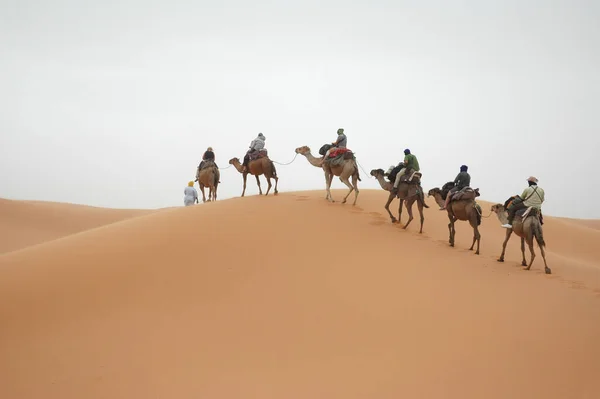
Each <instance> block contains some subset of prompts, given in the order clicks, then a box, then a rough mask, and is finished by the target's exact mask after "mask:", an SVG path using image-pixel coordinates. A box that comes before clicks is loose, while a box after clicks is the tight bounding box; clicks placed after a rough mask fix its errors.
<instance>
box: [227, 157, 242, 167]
mask: <svg viewBox="0 0 600 399" xmlns="http://www.w3.org/2000/svg"><path fill="white" fill-rule="evenodd" d="M234 163H240V160H239V158H231V159H230V160H229V164H230V165H233V164H234Z"/></svg>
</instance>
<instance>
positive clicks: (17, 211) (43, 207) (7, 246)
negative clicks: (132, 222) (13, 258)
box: [0, 198, 154, 254]
mask: <svg viewBox="0 0 600 399" xmlns="http://www.w3.org/2000/svg"><path fill="white" fill-rule="evenodd" d="M152 212H154V210H143V209H111V208H100V207H93V206H89V205H80V204H66V203H60V202H50V201H23V200H9V199H4V198H0V220H2V223H0V237H2V240H0V254H2V253H6V252H11V251H15V250H18V249H23V248H26V247H28V246H31V245H36V244H39V243H42V242H45V241H51V240H54V239H57V238H60V237H65V236H68V235H70V234H74V233H79V232H82V231H86V230H88V229H91V228H94V227H98V226H103V225H106V224H110V223H114V222H117V221H121V220H125V219H129V218H132V217H135V216H140V215H146V214H148V213H152Z"/></svg>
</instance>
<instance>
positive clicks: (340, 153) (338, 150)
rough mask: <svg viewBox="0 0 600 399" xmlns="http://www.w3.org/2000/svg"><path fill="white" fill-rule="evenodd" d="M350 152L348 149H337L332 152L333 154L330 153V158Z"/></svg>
mask: <svg viewBox="0 0 600 399" xmlns="http://www.w3.org/2000/svg"><path fill="white" fill-rule="evenodd" d="M349 151H350V150H349V149H347V148H335V149H333V150H331V152H330V153H329V158H335V157H337V156H340V155H342V154H345V153H347V152H349Z"/></svg>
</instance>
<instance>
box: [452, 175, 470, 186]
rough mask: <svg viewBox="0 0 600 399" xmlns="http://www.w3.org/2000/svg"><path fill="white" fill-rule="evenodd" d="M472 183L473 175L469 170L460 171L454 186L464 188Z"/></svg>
mask: <svg viewBox="0 0 600 399" xmlns="http://www.w3.org/2000/svg"><path fill="white" fill-rule="evenodd" d="M469 184H471V175H470V174H469V173H467V172H460V173H459V174H458V175H456V179H454V187H456V188H458V189H459V190H462V189H463V188H465V187H469Z"/></svg>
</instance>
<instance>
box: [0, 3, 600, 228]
mask: <svg viewBox="0 0 600 399" xmlns="http://www.w3.org/2000/svg"><path fill="white" fill-rule="evenodd" d="M599 20H600V2H597V1H581V0H579V1H578V0H575V1H566V0H565V1H555V0H543V1H542V0H520V1H514V0H503V1H498V0H496V1H488V0H472V1H466V0H464V1H451V0H437V1H426V0H421V1H416V0H415V1H402V0H395V1H378V0H373V1H353V2H350V1H348V0H346V1H327V0H323V1H314V0H305V1H302V2H300V1H295V2H292V1H291V0H290V1H289V2H288V1H285V0H283V1H281V0H272V1H263V0H259V1H241V0H235V1H220V2H207V1H203V0H194V1H191V0H190V1H178V0H172V1H168V2H167V1H156V0H146V1H141V0H119V1H114V0H108V1H104V2H97V1H94V2H92V1H88V0H0V51H1V54H2V56H1V57H0V107H1V108H2V112H0V170H1V171H2V173H1V174H0V197H3V198H10V199H31V200H45V201H61V202H70V203H80V204H87V205H93V206H104V207H115V208H161V207H169V206H183V189H184V188H185V186H186V185H187V182H188V181H190V180H193V179H194V178H195V171H196V166H197V165H198V163H199V161H200V159H201V156H202V153H203V152H204V150H206V148H207V147H208V146H212V147H213V148H214V150H215V154H216V158H217V163H218V164H219V166H220V167H222V168H225V167H227V166H229V165H228V160H229V159H231V158H233V157H238V158H240V159H241V158H242V157H243V156H244V153H245V151H246V150H247V148H248V145H249V143H250V141H251V140H252V139H254V138H255V137H256V135H257V134H258V133H259V132H262V133H263V134H264V135H265V136H266V138H267V140H266V147H267V149H268V150H269V155H270V157H271V159H273V160H274V161H276V162H280V163H288V162H290V161H292V160H294V161H293V162H292V163H291V164H289V165H276V166H277V167H278V172H279V177H280V180H279V189H280V191H281V192H286V191H297V190H309V189H316V190H320V189H322V190H323V196H325V192H324V189H325V180H324V176H323V173H322V171H321V170H320V169H318V168H315V167H313V166H311V165H309V164H308V162H307V160H306V159H305V158H304V157H302V156H298V157H297V158H295V159H294V156H295V155H296V154H295V153H294V149H295V148H297V147H300V146H304V145H307V146H309V147H310V148H311V149H312V150H313V153H314V154H315V153H317V152H318V149H319V147H321V145H323V144H326V143H331V142H332V141H334V140H335V139H336V131H337V129H338V128H344V130H345V133H346V134H347V137H348V147H349V148H350V149H351V150H353V151H354V152H355V153H356V157H357V160H358V162H359V164H360V166H361V174H362V180H363V181H362V182H360V183H359V184H360V185H359V188H361V189H380V187H379V185H378V183H377V182H376V181H375V180H374V179H372V178H371V176H369V175H368V173H369V171H370V170H371V169H377V168H382V169H387V168H388V167H389V166H390V165H392V164H397V163H398V162H400V161H401V160H402V158H403V156H404V154H403V150H404V149H405V148H410V149H411V151H412V153H413V154H415V155H416V156H417V157H418V160H419V163H420V166H421V172H422V173H423V178H422V182H423V183H422V184H423V187H424V188H425V190H429V189H430V188H433V187H441V186H442V185H443V184H444V183H445V182H447V181H451V180H453V179H454V177H455V176H456V174H457V173H458V172H459V167H460V165H462V164H466V165H468V166H469V173H470V174H471V186H472V187H479V189H480V192H481V197H480V198H481V199H482V200H487V201H494V202H504V200H505V199H507V198H508V197H509V196H511V195H515V194H520V193H521V192H522V190H523V189H524V188H525V187H527V182H526V179H527V177H529V176H530V175H534V176H536V177H537V178H538V179H539V186H540V187H542V188H543V189H544V190H545V193H546V202H545V203H544V205H543V211H544V213H545V214H547V215H554V216H565V217H578V218H600V207H597V206H596V200H595V197H596V196H599V195H600V189H599V187H600V177H599V175H598V174H597V173H595V169H596V163H595V162H593V160H595V156H596V154H597V153H598V151H599V150H600V136H599V128H600V117H599V114H600V102H599V100H598V99H599V97H600V75H599V73H598V71H600V24H598V21H599ZM261 179H262V186H263V188H266V182H265V181H264V178H261ZM344 187H345V186H344V185H343V183H341V182H340V181H339V179H337V178H336V179H335V181H334V183H333V185H332V188H344ZM196 188H198V186H197V185H196ZM241 192H242V177H241V174H239V173H238V172H237V171H236V170H235V169H234V168H232V167H230V168H228V169H224V170H222V171H221V184H220V185H219V189H218V195H219V199H225V198H231V197H237V196H239V195H241ZM257 193H258V189H257V187H256V182H255V181H254V179H253V178H249V179H248V186H247V190H246V195H255V194H257ZM359 203H360V196H359ZM382 207H383V203H382ZM432 209H433V208H432Z"/></svg>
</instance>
